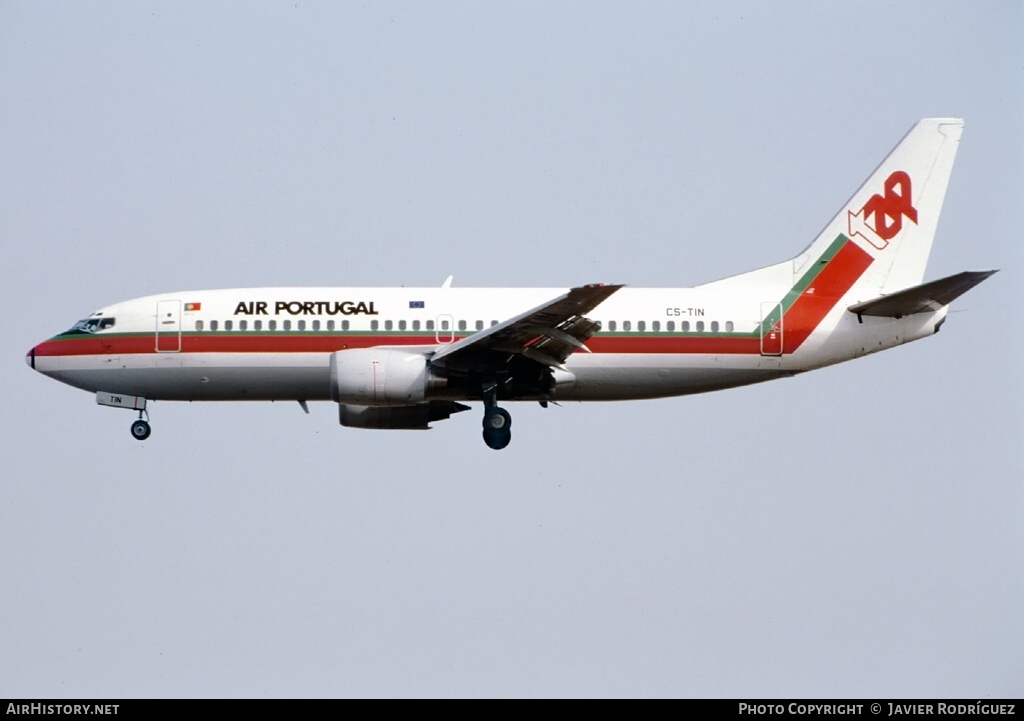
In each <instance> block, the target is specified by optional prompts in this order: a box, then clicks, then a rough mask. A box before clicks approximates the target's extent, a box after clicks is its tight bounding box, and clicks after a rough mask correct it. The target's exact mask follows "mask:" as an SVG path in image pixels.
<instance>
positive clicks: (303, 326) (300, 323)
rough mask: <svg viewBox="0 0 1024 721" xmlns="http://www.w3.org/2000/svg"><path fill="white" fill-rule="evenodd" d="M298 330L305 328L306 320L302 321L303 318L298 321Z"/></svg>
mask: <svg viewBox="0 0 1024 721" xmlns="http://www.w3.org/2000/svg"><path fill="white" fill-rule="evenodd" d="M299 330H306V321H304V320H300V321H299Z"/></svg>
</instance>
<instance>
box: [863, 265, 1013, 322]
mask: <svg viewBox="0 0 1024 721" xmlns="http://www.w3.org/2000/svg"><path fill="white" fill-rule="evenodd" d="M996 272H997V271H994V270H983V271H964V272H963V273H957V274H956V275H951V276H949V277H948V278H942V279H940V280H933V281H932V282H930V283H924V284H923V285H915V286H914V287H912V288H907V289H906V290H901V291H897V292H895V293H890V294H889V295H883V296H881V297H880V298H875V299H873V300H868V301H864V302H863V303H855V304H853V305H851V306H849V307H848V308H847V310H849V311H850V312H851V313H856V314H857V315H871V316H878V317H881V318H902V317H903V316H905V315H913V314H914V313H932V312H934V311H937V310H939V309H940V308H942V307H943V306H946V305H949V304H950V303H952V302H953V301H954V300H956V299H957V298H959V297H960V296H961V295H963V294H964V293H966V292H967V291H969V290H970V289H971V288H973V287H974V286H976V285H978V284H979V283H981V282H982V281H983V280H985V279H986V278H988V277H989V276H990V275H992V274H993V273H996Z"/></svg>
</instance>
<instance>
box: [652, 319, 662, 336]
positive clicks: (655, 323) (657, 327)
mask: <svg viewBox="0 0 1024 721" xmlns="http://www.w3.org/2000/svg"><path fill="white" fill-rule="evenodd" d="M651 330H653V331H654V332H655V333H657V332H658V331H659V330H661V321H660V320H652V321H651Z"/></svg>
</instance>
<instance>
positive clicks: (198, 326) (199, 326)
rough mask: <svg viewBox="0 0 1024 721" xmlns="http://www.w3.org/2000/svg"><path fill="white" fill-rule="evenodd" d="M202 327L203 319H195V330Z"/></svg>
mask: <svg viewBox="0 0 1024 721" xmlns="http://www.w3.org/2000/svg"><path fill="white" fill-rule="evenodd" d="M202 329H203V321H201V320H197V321H196V330H202Z"/></svg>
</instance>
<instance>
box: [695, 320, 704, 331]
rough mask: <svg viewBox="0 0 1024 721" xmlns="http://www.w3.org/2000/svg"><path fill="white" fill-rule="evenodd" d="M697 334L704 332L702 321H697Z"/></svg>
mask: <svg viewBox="0 0 1024 721" xmlns="http://www.w3.org/2000/svg"><path fill="white" fill-rule="evenodd" d="M697 332H698V333H703V332H704V321H702V320H699V321H697Z"/></svg>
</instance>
